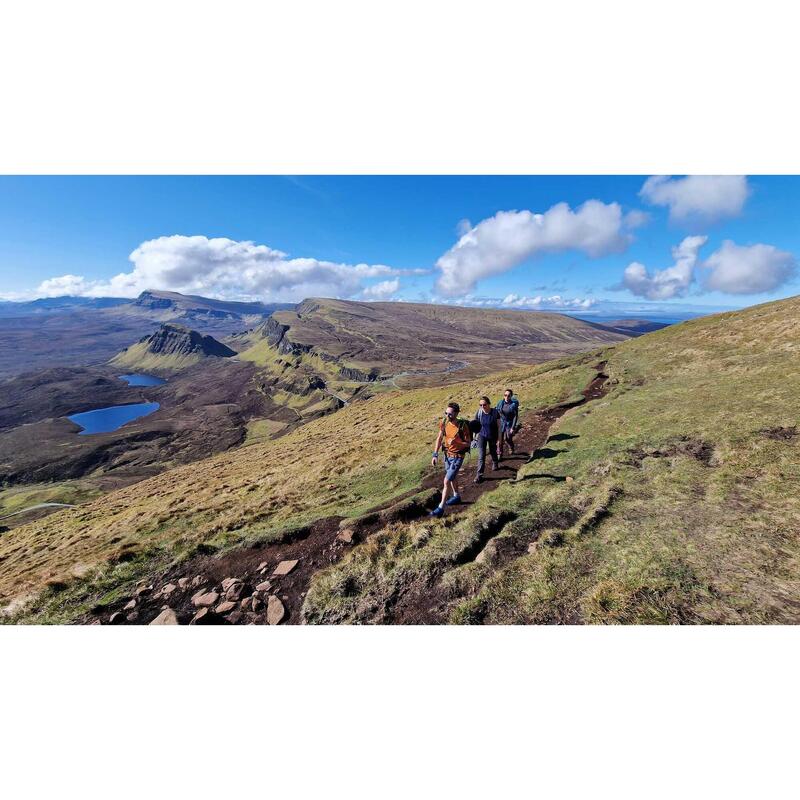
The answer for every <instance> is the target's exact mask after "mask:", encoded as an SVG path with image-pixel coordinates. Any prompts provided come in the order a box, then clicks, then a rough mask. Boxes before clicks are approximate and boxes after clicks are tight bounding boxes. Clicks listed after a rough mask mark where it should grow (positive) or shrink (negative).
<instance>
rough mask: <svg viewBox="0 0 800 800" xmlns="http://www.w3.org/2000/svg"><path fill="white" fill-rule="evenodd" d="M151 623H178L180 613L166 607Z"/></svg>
mask: <svg viewBox="0 0 800 800" xmlns="http://www.w3.org/2000/svg"><path fill="white" fill-rule="evenodd" d="M150 624H151V625H177V624H178V615H177V614H176V613H175V612H174V611H173V610H172V609H171V608H165V609H164V610H163V611H162V612H161V613H160V614H159V615H158V616H157V617H156V618H155V619H154V620H153V621H152V622H151V623H150Z"/></svg>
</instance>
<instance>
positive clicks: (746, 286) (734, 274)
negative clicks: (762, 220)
mask: <svg viewBox="0 0 800 800" xmlns="http://www.w3.org/2000/svg"><path fill="white" fill-rule="evenodd" d="M702 266H703V267H704V268H705V269H708V270H709V272H708V274H707V276H706V277H705V279H704V281H703V284H704V286H705V288H706V289H708V290H710V291H719V292H726V293H728V294H758V293H760V292H770V291H772V290H773V289H777V288H778V287H780V286H782V285H783V284H784V283H786V282H787V281H788V280H790V279H791V278H792V277H794V275H795V274H796V273H797V261H796V259H795V257H794V256H793V255H792V254H791V253H787V252H786V251H784V250H778V249H777V248H776V247H773V246H772V245H770V244H754V245H750V246H739V245H737V244H735V243H734V242H732V241H730V240H726V241H724V242H723V243H722V247H720V249H719V250H717V251H716V252H714V253H712V254H711V255H710V256H709V257H708V259H707V260H706V261H705V262H704V263H703V264H702Z"/></svg>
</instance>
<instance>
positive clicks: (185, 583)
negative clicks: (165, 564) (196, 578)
mask: <svg viewBox="0 0 800 800" xmlns="http://www.w3.org/2000/svg"><path fill="white" fill-rule="evenodd" d="M188 585H189V579H188V578H178V588H179V589H185V588H186V587H187V586H188Z"/></svg>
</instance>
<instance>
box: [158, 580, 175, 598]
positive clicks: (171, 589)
mask: <svg viewBox="0 0 800 800" xmlns="http://www.w3.org/2000/svg"><path fill="white" fill-rule="evenodd" d="M177 588H178V587H177V586H176V585H175V584H174V583H168V584H167V585H166V586H165V587H164V588H163V589H162V590H161V594H163V595H164V596H165V597H169V595H171V594H172V593H173V592H174V591H175V590H176V589H177Z"/></svg>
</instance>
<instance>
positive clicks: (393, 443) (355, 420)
mask: <svg viewBox="0 0 800 800" xmlns="http://www.w3.org/2000/svg"><path fill="white" fill-rule="evenodd" d="M590 360H591V359H589V360H587V361H586V363H585V364H584V363H579V364H575V365H574V366H572V367H571V368H570V369H565V368H563V366H564V365H563V364H558V363H555V364H550V365H546V366H542V367H539V368H527V369H524V370H519V371H512V372H510V373H504V374H501V375H495V376H492V377H490V378H487V379H485V380H483V381H480V382H472V383H467V384H458V385H456V386H454V387H448V388H442V389H420V390H413V391H409V392H400V391H394V392H386V393H384V394H382V395H380V396H377V397H373V398H371V399H369V400H365V401H363V402H360V403H357V404H352V405H349V406H346V407H345V408H343V409H342V410H341V411H339V412H337V413H336V414H334V415H332V416H328V417H323V418H321V419H319V420H315V421H313V422H310V423H308V424H307V425H305V426H303V427H302V428H300V429H297V430H295V431H294V432H292V433H290V434H288V435H287V436H284V437H282V438H281V439H278V440H275V441H271V442H258V441H256V443H254V444H250V445H246V446H244V447H242V448H240V449H238V450H233V451H229V452H227V453H225V454H221V455H219V456H217V457H213V458H209V459H206V460H204V461H200V462H197V463H194V464H191V465H188V466H187V467H185V468H177V469H174V470H171V471H169V472H166V473H163V474H161V475H159V476H157V477H155V478H150V479H147V480H144V481H141V482H140V483H138V484H136V485H134V486H130V487H127V488H126V489H122V490H119V491H115V492H112V493H110V494H108V495H106V496H104V497H102V498H100V499H98V500H96V501H94V502H91V503H88V504H86V505H83V506H81V507H79V508H76V509H68V510H66V511H60V512H58V513H56V514H54V515H52V516H51V517H49V518H47V519H45V520H42V521H40V522H37V523H33V524H30V525H26V526H23V527H21V528H18V529H16V530H14V531H13V533H11V534H8V535H3V536H2V537H0V606H2V605H6V604H8V603H9V602H10V601H12V600H17V601H19V600H21V599H23V598H25V597H30V596H31V595H34V594H36V593H37V592H39V591H40V590H42V589H43V588H44V587H45V586H46V585H47V584H48V583H50V584H52V585H54V586H55V587H56V588H57V589H59V590H61V589H63V585H64V584H72V583H74V584H75V585H74V587H73V588H74V594H70V592H63V591H60V592H59V593H58V594H57V595H55V599H54V601H53V603H52V604H49V605H48V614H49V615H51V617H50V618H53V619H66V618H69V617H70V616H71V615H74V614H75V613H78V612H79V611H81V610H85V607H86V603H89V602H91V601H93V599H96V597H97V593H98V592H103V591H105V590H106V588H107V587H117V586H119V585H122V584H124V582H125V581H130V580H132V579H133V578H134V577H139V576H140V575H147V574H150V573H151V572H152V571H154V570H157V569H159V568H161V567H163V565H164V564H166V563H169V562H170V561H172V560H173V559H176V558H181V557H184V556H186V555H188V554H190V553H192V552H195V551H196V549H197V547H198V545H205V546H208V545H210V546H213V547H225V546H231V545H234V544H237V543H242V542H248V541H249V542H252V541H269V540H271V539H276V538H280V536H281V535H282V534H284V533H285V532H286V531H287V530H289V529H291V528H292V527H296V526H298V525H301V524H302V523H304V522H308V521H310V520H313V519H317V518H319V517H322V516H325V515H329V514H342V515H345V516H352V515H356V514H358V513H360V512H362V511H364V510H366V509H367V508H369V507H371V506H373V505H375V504H376V503H379V502H381V501H384V500H387V499H389V498H391V497H393V496H395V495H397V494H400V493H402V492H405V491H407V490H409V489H411V488H413V487H414V486H415V485H416V483H417V482H418V480H419V478H420V476H421V474H422V473H423V472H424V470H425V469H426V464H427V463H428V460H429V458H430V447H431V444H432V442H433V439H434V438H435V428H436V424H437V421H438V420H439V419H440V418H441V414H442V412H443V409H444V407H445V405H446V403H447V402H448V400H449V399H450V398H452V397H457V398H459V400H460V401H461V402H463V403H464V404H465V405H466V406H467V407H473V406H475V407H476V404H477V397H478V396H479V395H480V394H483V393H484V392H485V391H489V392H491V393H492V394H493V395H494V396H498V395H499V393H500V392H501V391H502V389H503V388H504V387H505V386H506V385H507V384H508V383H509V382H511V383H512V384H513V385H514V387H515V388H516V389H517V391H518V392H519V393H520V396H521V398H522V401H523V404H524V406H527V407H531V406H540V405H548V404H551V403H553V402H555V401H556V400H559V399H562V398H565V397H569V396H573V395H574V394H575V393H576V392H577V391H578V390H579V389H580V388H581V387H582V386H583V385H585V383H586V382H587V380H588V378H589V377H590V376H591V375H592V374H593V371H592V369H591V367H590V366H589V361H590ZM95 576H99V581H98V582H97V583H96V584H93V578H94V577H95ZM76 578H79V579H81V580H78V581H77V582H75V579H76ZM98 587H100V588H98Z"/></svg>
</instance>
